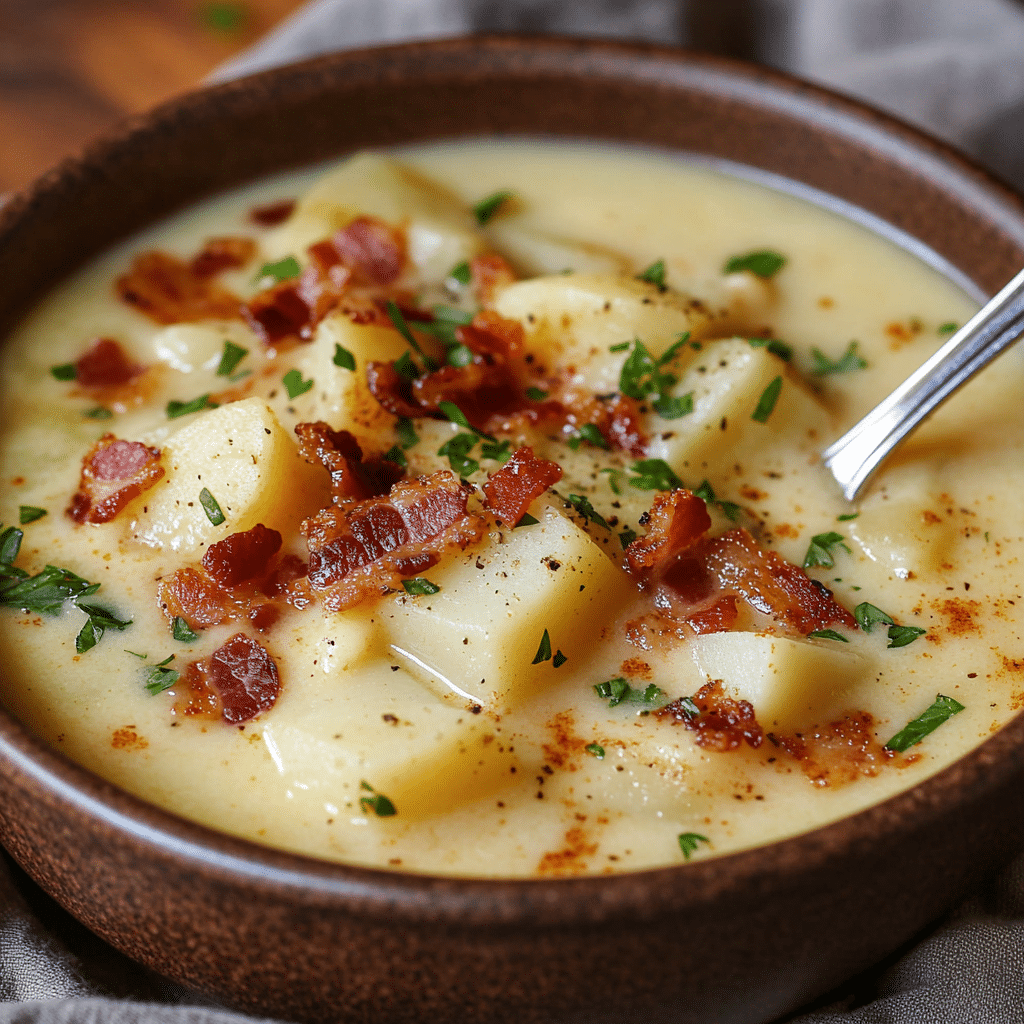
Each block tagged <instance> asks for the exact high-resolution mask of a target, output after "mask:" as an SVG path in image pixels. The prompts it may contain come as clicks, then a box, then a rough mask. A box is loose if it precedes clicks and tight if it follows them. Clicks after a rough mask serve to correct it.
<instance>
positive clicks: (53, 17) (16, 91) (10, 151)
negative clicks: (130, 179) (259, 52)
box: [0, 0, 302, 193]
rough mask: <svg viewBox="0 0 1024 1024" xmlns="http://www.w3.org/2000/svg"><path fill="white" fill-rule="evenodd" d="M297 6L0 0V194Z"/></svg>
mask: <svg viewBox="0 0 1024 1024" xmlns="http://www.w3.org/2000/svg"><path fill="white" fill-rule="evenodd" d="M301 4H302V0H130V2H125V0H0V193H3V192H5V191H10V190H14V189H18V188H20V187H21V186H23V185H25V184H26V183H28V182H29V181H31V180H32V179H33V178H34V177H36V176H37V175H38V174H40V173H42V172H43V171H45V170H46V169H47V168H49V167H52V166H53V165H54V164H56V163H57V162H59V161H60V160H61V159H62V158H63V157H65V156H67V155H69V154H71V153H74V152H75V151H76V150H78V149H79V148H80V147H81V146H82V145H83V144H84V143H86V142H87V141H88V140H89V139H91V138H93V137H95V136H96V135H98V134H101V133H102V132H104V131H105V130H107V129H109V128H110V127H112V126H113V125H115V124H117V122H118V121H119V120H121V119H122V118H123V117H124V116H125V115H127V114H132V113H136V112H138V111H141V110H145V109H146V108H147V107H151V106H153V105H154V104H156V103H159V102H160V101H161V100H164V99H167V98H168V97H170V96H173V95H175V94H177V93H180V92H183V91H185V90H187V89H189V88H191V87H192V86H194V85H196V84H197V83H198V82H200V81H201V80H202V78H203V77H204V76H205V75H207V74H208V73H209V72H210V71H211V70H212V69H213V68H214V67H216V65H217V64H219V63H221V62H222V61H224V60H227V59H228V58H229V57H231V56H232V55H233V54H235V53H237V52H238V51H239V50H241V49H244V48H245V47H246V46H249V45H251V44H252V43H253V42H254V41H255V40H256V39H258V38H259V37H260V36H262V35H264V34H265V33H266V32H268V31H269V30H270V29H271V28H272V27H273V26H274V25H275V24H277V22H279V21H280V20H282V19H283V18H285V17H286V16H287V15H289V14H290V13H292V11H294V10H295V9H296V8H298V7H300V6H301Z"/></svg>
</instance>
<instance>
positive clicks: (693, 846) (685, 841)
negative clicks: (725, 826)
mask: <svg viewBox="0 0 1024 1024" xmlns="http://www.w3.org/2000/svg"><path fill="white" fill-rule="evenodd" d="M710 842H711V840H710V839H708V837H707V836H702V835H701V834H700V833H699V832H684V833H682V835H680V836H679V849H680V850H682V851H683V856H684V857H685V858H686V859H687V860H689V859H690V858H691V857H692V856H693V854H694V853H696V852H697V844H698V843H710Z"/></svg>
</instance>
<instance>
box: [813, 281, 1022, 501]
mask: <svg viewBox="0 0 1024 1024" xmlns="http://www.w3.org/2000/svg"><path fill="white" fill-rule="evenodd" d="M1022 334H1024V271H1021V272H1020V273H1019V274H1018V275H1017V276H1016V277H1015V278H1014V279H1013V280H1012V281H1011V282H1010V283H1009V284H1008V285H1007V286H1006V287H1005V288H1003V290H1002V291H1001V292H999V294H998V295H996V296H995V298H993V299H992V300H990V301H989V302H987V303H986V304H985V306H984V307H983V308H982V309H981V310H980V311H979V312H978V313H976V314H975V316H974V317H972V318H971V320H969V321H968V322H967V323H966V324H965V325H964V326H963V327H961V328H960V330H959V331H957V332H956V334H954V335H953V337H951V338H950V339H949V341H947V342H946V343H945V344H944V345H943V346H942V348H940V349H939V350H938V351H937V352H936V353H935V355H933V356H932V357H931V358H930V359H929V360H928V361H927V362H926V363H924V365H922V366H921V367H920V369H918V370H916V371H915V372H914V373H913V374H911V375H910V376H909V377H908V378H907V379H906V380H905V381H904V382H903V383H902V384H901V385H900V386H899V387H898V388H897V389H896V390H895V391H893V393H892V394H891V395H889V397H888V398H885V399H883V401H882V402H880V403H879V404H878V405H876V406H875V408H874V409H872V410H871V412H869V413H868V414H867V415H866V416H865V417H864V418H863V419H862V420H861V421H860V422H859V423H857V424H855V425H854V426H853V427H852V428H851V429H850V430H848V431H847V432H846V433H845V434H844V435H843V436H842V437H841V438H839V440H838V441H836V442H835V444H833V445H831V446H830V447H829V448H827V449H825V451H824V452H822V456H821V458H822V461H823V462H824V463H825V465H826V466H828V468H829V469H830V470H831V472H832V475H833V476H834V477H835V479H836V481H837V483H838V484H839V486H840V488H841V489H842V492H843V494H844V495H845V497H846V498H847V500H849V501H853V500H854V499H855V498H856V497H857V495H858V494H859V493H860V491H861V489H862V488H863V487H864V485H865V484H866V483H867V481H868V479H869V478H870V476H871V474H872V473H874V471H875V470H876V469H877V468H878V466H879V464H880V463H881V462H882V460H883V459H885V457H886V456H887V455H888V454H889V453H890V452H891V451H892V450H893V448H895V447H896V445H898V444H899V443H900V441H902V440H903V438H905V437H906V436H907V434H909V433H910V432H911V431H912V430H913V429H914V428H915V427H917V425H918V424H919V423H920V422H921V421H922V420H923V419H925V418H926V417H927V416H930V415H931V414H932V413H933V412H934V411H935V410H936V409H937V408H938V407H939V406H940V405H941V404H942V403H943V402H945V401H946V399H947V398H949V396H950V395H952V394H953V393H954V392H955V391H956V390H957V389H958V388H960V387H961V386H962V385H963V384H966V383H967V381H968V380H970V379H971V377H973V376H974V374H975V373H977V372H978V371H979V370H981V369H982V368H983V367H985V366H987V365H988V364H989V363H990V362H991V361H992V360H993V359H995V357H996V356H997V355H999V353H1000V352H1002V351H1003V350H1004V349H1005V348H1008V347H1009V346H1010V345H1012V344H1013V343H1014V342H1015V341H1017V339H1018V338H1020V337H1021V335H1022Z"/></svg>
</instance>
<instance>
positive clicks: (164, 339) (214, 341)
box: [153, 322, 259, 391]
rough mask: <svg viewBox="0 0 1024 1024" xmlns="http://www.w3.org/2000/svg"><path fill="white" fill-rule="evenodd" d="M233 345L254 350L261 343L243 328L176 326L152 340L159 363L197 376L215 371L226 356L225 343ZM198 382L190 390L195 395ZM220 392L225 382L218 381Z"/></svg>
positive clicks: (228, 325) (193, 383)
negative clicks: (200, 372) (198, 373)
mask: <svg viewBox="0 0 1024 1024" xmlns="http://www.w3.org/2000/svg"><path fill="white" fill-rule="evenodd" d="M225 341H231V342H233V343H234V344H235V345H240V346H241V347H242V348H247V349H250V350H251V349H253V348H254V347H255V346H256V345H258V344H259V343H258V342H257V340H256V338H255V336H254V335H253V333H252V331H250V330H249V329H248V328H247V327H246V326H245V325H244V324H240V323H223V324H211V323H209V322H207V323H196V324H173V325H172V326H170V327H165V328H164V329H163V330H161V331H157V333H156V334H155V335H154V336H153V353H154V355H155V356H156V358H157V359H159V360H161V362H164V363H166V364H167V365H168V366H170V367H171V368H172V369H175V370H178V371H180V372H181V373H195V371H197V370H200V369H203V370H209V371H211V372H213V371H216V369H217V367H218V365H219V364H220V359H221V355H222V354H223V352H224V342H225ZM195 381H196V378H195V377H193V378H192V382H190V386H191V387H192V390H193V391H194V390H195V388H196V385H195ZM218 383H219V385H220V387H221V388H224V387H227V386H228V383H229V382H228V381H227V379H226V378H224V377H221V378H218Z"/></svg>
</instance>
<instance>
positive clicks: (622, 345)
mask: <svg viewBox="0 0 1024 1024" xmlns="http://www.w3.org/2000/svg"><path fill="white" fill-rule="evenodd" d="M631 344H632V342H629V341H620V342H619V343H618V344H616V345H609V346H608V351H609V352H625V351H626V349H628V348H629V346H630V345H631Z"/></svg>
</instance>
